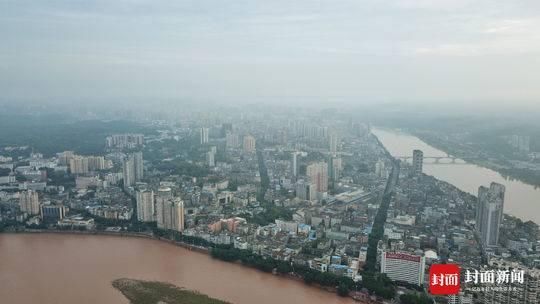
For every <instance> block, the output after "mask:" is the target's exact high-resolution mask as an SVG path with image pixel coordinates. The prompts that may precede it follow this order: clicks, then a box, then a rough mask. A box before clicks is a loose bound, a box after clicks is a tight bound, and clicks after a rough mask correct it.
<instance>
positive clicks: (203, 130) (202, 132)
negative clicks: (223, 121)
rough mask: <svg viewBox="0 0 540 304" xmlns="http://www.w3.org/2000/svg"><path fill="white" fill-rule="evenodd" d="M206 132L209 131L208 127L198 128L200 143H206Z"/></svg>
mask: <svg viewBox="0 0 540 304" xmlns="http://www.w3.org/2000/svg"><path fill="white" fill-rule="evenodd" d="M208 133H209V129H208V128H201V129H200V130H199V139H200V143H201V145H204V144H207V143H208Z"/></svg>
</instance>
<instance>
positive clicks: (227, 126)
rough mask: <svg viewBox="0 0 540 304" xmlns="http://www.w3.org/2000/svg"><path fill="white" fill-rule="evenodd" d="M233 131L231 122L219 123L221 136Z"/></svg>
mask: <svg viewBox="0 0 540 304" xmlns="http://www.w3.org/2000/svg"><path fill="white" fill-rule="evenodd" d="M232 131H233V124H232V123H223V124H222V125H221V136H223V137H224V136H226V135H227V133H228V132H232Z"/></svg>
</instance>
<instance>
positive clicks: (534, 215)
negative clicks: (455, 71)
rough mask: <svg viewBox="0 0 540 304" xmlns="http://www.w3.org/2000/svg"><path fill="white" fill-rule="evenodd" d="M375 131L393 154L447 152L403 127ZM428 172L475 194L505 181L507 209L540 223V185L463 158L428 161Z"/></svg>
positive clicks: (505, 207)
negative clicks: (398, 129)
mask: <svg viewBox="0 0 540 304" xmlns="http://www.w3.org/2000/svg"><path fill="white" fill-rule="evenodd" d="M373 134H375V135H376V136H377V137H378V138H379V140H380V141H381V143H382V144H383V145H384V146H385V147H386V149H387V150H388V152H390V154H392V155H393V156H412V151H413V150H414V149H420V150H422V151H423V152H424V156H446V155H447V154H446V152H443V151H441V150H438V149H436V148H434V147H432V146H430V145H428V144H427V143H425V142H423V141H422V140H420V139H419V138H417V137H415V136H412V135H409V134H406V133H402V132H399V131H395V130H387V129H374V130H373ZM424 172H425V173H426V174H428V175H432V176H434V177H436V178H437V179H440V180H443V181H446V182H449V183H450V184H452V185H454V186H456V187H458V188H459V189H461V190H463V191H466V192H469V193H472V194H474V195H477V194H478V187H479V186H481V185H485V186H488V185H489V184H490V183H491V182H497V183H500V184H503V185H505V186H506V193H505V202H504V212H505V213H508V214H510V215H514V216H517V217H519V218H521V219H522V220H532V221H534V222H536V223H537V224H540V188H535V187H534V186H531V185H529V184H526V183H523V182H520V181H518V180H511V179H507V178H505V177H503V176H502V175H501V174H499V173H497V172H496V171H493V170H491V169H487V168H484V167H480V166H477V165H474V164H468V163H466V162H464V161H462V160H460V161H459V163H458V164H451V163H440V164H429V163H425V164H424Z"/></svg>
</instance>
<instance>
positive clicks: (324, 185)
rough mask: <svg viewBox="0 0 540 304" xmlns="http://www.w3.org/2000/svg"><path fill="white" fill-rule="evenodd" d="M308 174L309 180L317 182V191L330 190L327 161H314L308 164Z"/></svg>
mask: <svg viewBox="0 0 540 304" xmlns="http://www.w3.org/2000/svg"><path fill="white" fill-rule="evenodd" d="M306 175H307V176H308V178H309V181H310V182H312V183H313V184H315V189H316V191H317V192H327V191H328V164H327V163H325V162H318V163H313V164H310V165H309V166H307V168H306Z"/></svg>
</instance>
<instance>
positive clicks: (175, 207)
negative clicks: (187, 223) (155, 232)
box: [156, 188, 184, 232]
mask: <svg viewBox="0 0 540 304" xmlns="http://www.w3.org/2000/svg"><path fill="white" fill-rule="evenodd" d="M156 216H157V227H158V228H160V229H166V230H175V231H179V232H182V231H184V202H183V201H182V200H181V199H180V198H174V197H172V193H171V190H170V188H160V189H159V190H158V195H157V197H156Z"/></svg>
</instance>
